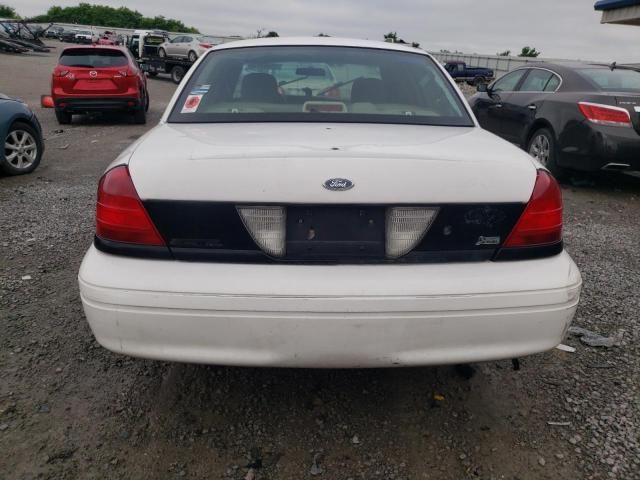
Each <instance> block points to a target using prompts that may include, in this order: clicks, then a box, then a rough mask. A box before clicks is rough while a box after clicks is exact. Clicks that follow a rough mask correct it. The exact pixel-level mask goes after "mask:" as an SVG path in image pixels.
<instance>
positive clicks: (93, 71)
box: [89, 70, 98, 77]
mask: <svg viewBox="0 0 640 480" xmlns="http://www.w3.org/2000/svg"><path fill="white" fill-rule="evenodd" d="M89 75H91V76H92V77H97V76H98V72H96V71H95V70H91V71H90V72H89Z"/></svg>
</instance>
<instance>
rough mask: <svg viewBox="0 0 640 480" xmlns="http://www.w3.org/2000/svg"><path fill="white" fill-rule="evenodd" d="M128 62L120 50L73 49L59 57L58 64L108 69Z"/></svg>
mask: <svg viewBox="0 0 640 480" xmlns="http://www.w3.org/2000/svg"><path fill="white" fill-rule="evenodd" d="M128 63H129V61H128V60H127V57H126V55H125V54H124V53H123V52H121V51H120V50H109V49H102V48H75V49H73V50H66V51H64V52H62V55H61V56H60V60H59V64H60V65H64V66H65V67H85V68H109V67H121V66H124V65H127V64H128Z"/></svg>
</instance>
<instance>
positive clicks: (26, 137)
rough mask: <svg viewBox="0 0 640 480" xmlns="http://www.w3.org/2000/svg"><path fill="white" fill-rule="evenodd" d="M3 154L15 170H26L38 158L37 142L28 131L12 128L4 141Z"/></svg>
mask: <svg viewBox="0 0 640 480" xmlns="http://www.w3.org/2000/svg"><path fill="white" fill-rule="evenodd" d="M4 155H5V159H6V161H7V163H9V165H11V166H12V167H14V168H15V169H17V170H26V169H28V168H29V167H31V166H32V165H33V164H34V162H35V161H36V160H37V158H38V143H37V142H36V139H35V138H34V137H33V135H32V134H31V133H30V132H27V131H26V130H21V129H16V130H12V131H11V132H9V135H7V138H6V140H5V141H4Z"/></svg>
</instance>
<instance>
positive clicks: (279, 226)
mask: <svg viewBox="0 0 640 480" xmlns="http://www.w3.org/2000/svg"><path fill="white" fill-rule="evenodd" d="M237 208H238V213H240V217H241V218H242V221H243V223H244V226H245V227H246V229H247V230H248V231H249V234H250V235H251V238H253V241H254V242H256V244H257V245H258V246H259V247H260V248H261V249H262V251H263V252H265V253H267V254H268V255H271V256H273V257H282V256H284V254H285V250H286V243H285V242H286V235H287V233H286V227H287V211H286V209H285V208H284V207H271V206H246V207H237Z"/></svg>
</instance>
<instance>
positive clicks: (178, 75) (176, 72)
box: [171, 65, 185, 83]
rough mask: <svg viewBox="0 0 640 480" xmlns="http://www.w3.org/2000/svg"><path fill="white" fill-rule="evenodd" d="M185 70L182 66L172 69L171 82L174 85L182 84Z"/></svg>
mask: <svg viewBox="0 0 640 480" xmlns="http://www.w3.org/2000/svg"><path fill="white" fill-rule="evenodd" d="M184 73H185V70H184V68H182V67H181V66H180V65H176V66H175V67H173V68H172V69H171V80H173V83H180V82H181V81H182V77H184Z"/></svg>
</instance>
